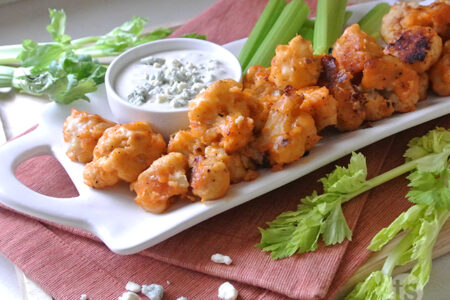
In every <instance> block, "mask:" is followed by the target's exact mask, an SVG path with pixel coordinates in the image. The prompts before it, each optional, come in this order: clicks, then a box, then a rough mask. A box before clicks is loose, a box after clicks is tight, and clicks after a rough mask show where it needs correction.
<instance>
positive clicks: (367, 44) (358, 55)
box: [332, 24, 383, 75]
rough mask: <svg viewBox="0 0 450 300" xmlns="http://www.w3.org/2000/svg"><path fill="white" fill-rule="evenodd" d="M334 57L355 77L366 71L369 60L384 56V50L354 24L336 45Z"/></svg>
mask: <svg viewBox="0 0 450 300" xmlns="http://www.w3.org/2000/svg"><path fill="white" fill-rule="evenodd" d="M332 56H333V57H334V58H336V60H337V62H338V64H339V66H340V67H342V68H344V69H345V70H347V71H348V72H350V73H351V74H353V75H355V74H357V73H359V72H361V71H362V70H363V69H364V64H365V63H366V62H367V61H368V60H370V59H372V58H374V57H381V56H383V48H381V46H380V45H378V43H377V41H376V40H375V38H374V37H372V36H370V35H368V34H367V33H365V32H364V31H362V30H361V29H360V28H359V25H358V24H353V25H351V26H349V27H347V28H346V29H345V31H344V33H343V34H342V35H341V37H340V38H339V39H338V40H337V41H336V43H335V44H334V46H333V52H332Z"/></svg>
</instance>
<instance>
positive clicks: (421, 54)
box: [384, 26, 442, 73]
mask: <svg viewBox="0 0 450 300" xmlns="http://www.w3.org/2000/svg"><path fill="white" fill-rule="evenodd" d="M384 53H385V54H388V55H392V56H395V57H397V58H399V59H400V60H401V61H403V62H404V63H406V64H408V65H409V66H410V67H411V68H412V69H413V70H414V71H416V72H417V73H423V72H425V71H427V70H428V69H430V68H431V66H432V65H434V64H435V63H436V61H437V60H438V59H439V57H440V56H441V53H442V39H441V38H440V37H439V36H438V35H437V33H436V31H434V30H433V29H432V28H430V27H422V26H413V27H409V28H407V29H406V30H405V31H403V32H402V34H401V35H400V37H399V38H398V40H396V41H395V42H393V43H391V44H389V45H387V46H386V48H384Z"/></svg>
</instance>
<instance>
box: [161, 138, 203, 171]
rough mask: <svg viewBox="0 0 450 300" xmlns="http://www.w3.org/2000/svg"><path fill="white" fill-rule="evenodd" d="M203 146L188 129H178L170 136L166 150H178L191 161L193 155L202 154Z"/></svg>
mask: <svg viewBox="0 0 450 300" xmlns="http://www.w3.org/2000/svg"><path fill="white" fill-rule="evenodd" d="M205 147H206V145H205V144H203V143H201V142H200V140H199V139H198V138H196V137H194V136H193V135H192V133H191V132H190V131H189V130H180V131H178V132H176V133H175V134H173V135H172V136H171V137H170V140H169V144H168V145H167V152H169V153H170V152H180V153H182V154H183V155H184V156H185V157H186V158H188V159H189V161H191V160H192V157H193V156H197V155H203V153H204V151H205ZM189 165H191V163H189Z"/></svg>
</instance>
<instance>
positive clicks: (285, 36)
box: [244, 0, 309, 73]
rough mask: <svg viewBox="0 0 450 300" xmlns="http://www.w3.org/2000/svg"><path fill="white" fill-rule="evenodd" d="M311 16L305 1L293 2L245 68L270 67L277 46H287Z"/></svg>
mask: <svg viewBox="0 0 450 300" xmlns="http://www.w3.org/2000/svg"><path fill="white" fill-rule="evenodd" d="M308 14H309V7H308V5H307V4H306V3H305V2H304V1H303V0H292V1H291V2H289V3H288V4H287V5H286V6H285V7H284V9H283V11H282V12H281V14H280V16H279V17H278V19H277V21H276V22H275V24H274V25H273V26H272V28H271V29H270V31H269V33H268V34H267V36H266V37H265V38H264V40H263V42H262V43H261V45H260V46H259V48H258V50H257V51H256V52H255V55H253V57H252V59H251V60H250V61H249V63H248V64H247V65H246V67H245V68H244V73H245V72H246V71H247V69H248V68H249V67H251V66H254V65H263V66H265V67H268V66H269V65H270V62H271V60H272V58H273V57H274V55H275V48H276V47H277V45H285V44H287V43H288V42H289V41H290V40H291V39H292V38H293V37H295V35H296V34H297V32H298V31H299V29H300V28H301V27H302V25H303V23H304V22H305V21H306V19H307V17H308Z"/></svg>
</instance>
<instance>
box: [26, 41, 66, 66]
mask: <svg viewBox="0 0 450 300" xmlns="http://www.w3.org/2000/svg"><path fill="white" fill-rule="evenodd" d="M64 51H66V48H65V47H64V46H63V45H61V44H57V43H55V44H43V45H39V44H38V43H36V42H35V41H32V40H24V41H23V43H22V51H21V52H20V54H19V56H18V57H17V58H18V59H20V60H21V61H22V66H23V67H33V68H35V69H42V68H46V67H47V66H48V65H49V64H50V63H51V62H52V61H53V60H56V59H58V57H60V56H61V54H63V53H64Z"/></svg>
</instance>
